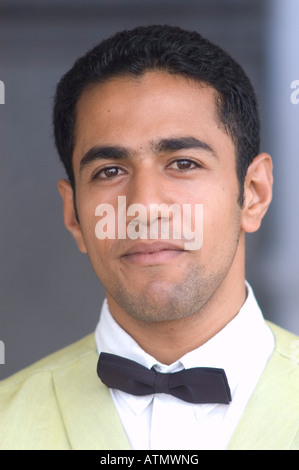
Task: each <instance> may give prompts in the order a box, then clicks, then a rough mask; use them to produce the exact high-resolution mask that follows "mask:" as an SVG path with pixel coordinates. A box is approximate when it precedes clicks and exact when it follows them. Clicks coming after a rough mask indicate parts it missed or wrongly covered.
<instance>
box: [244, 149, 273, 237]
mask: <svg viewBox="0 0 299 470" xmlns="http://www.w3.org/2000/svg"><path fill="white" fill-rule="evenodd" d="M272 185H273V166H272V160H271V157H270V155H268V154H267V153H261V154H259V155H258V156H257V157H255V159H254V160H253V162H252V163H251V165H250V166H249V167H248V170H247V174H246V178H245V182H244V205H243V208H242V221H241V227H242V229H243V230H244V232H256V231H257V230H258V229H259V227H260V225H261V222H262V219H263V217H264V215H265V214H266V212H267V210H268V207H269V205H270V202H271V199H272Z"/></svg>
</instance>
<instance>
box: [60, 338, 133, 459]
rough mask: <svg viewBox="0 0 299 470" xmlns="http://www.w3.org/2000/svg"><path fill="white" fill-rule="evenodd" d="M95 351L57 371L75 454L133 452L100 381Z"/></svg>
mask: <svg viewBox="0 0 299 470" xmlns="http://www.w3.org/2000/svg"><path fill="white" fill-rule="evenodd" d="M97 360H98V356H97V353H96V348H95V346H94V348H93V349H92V350H90V351H88V352H87V353H86V354H85V355H83V356H81V357H79V358H78V360H76V361H75V362H72V363H71V364H68V365H67V366H66V367H64V368H60V369H58V370H56V371H54V384H55V392H56V396H57V400H58V403H59V406H60V410H61V414H62V418H63V421H64V425H65V429H66V434H67V436H68V439H69V441H70V446H71V448H72V449H73V450H80V449H84V450H97V449H109V450H114V449H130V446H129V443H128V440H127V437H126V435H125V432H124V430H123V427H122V425H121V422H120V419H119V417H118V413H117V411H116V408H115V406H114V403H113V400H112V397H111V395H110V391H109V389H108V388H107V387H105V386H104V385H103V384H102V383H101V381H100V379H99V378H98V377H97V373H96V365H97Z"/></svg>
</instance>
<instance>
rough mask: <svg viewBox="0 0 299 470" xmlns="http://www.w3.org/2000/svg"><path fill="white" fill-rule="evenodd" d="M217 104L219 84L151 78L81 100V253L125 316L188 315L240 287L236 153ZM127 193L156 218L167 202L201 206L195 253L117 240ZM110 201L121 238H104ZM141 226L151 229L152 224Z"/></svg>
mask: <svg viewBox="0 0 299 470" xmlns="http://www.w3.org/2000/svg"><path fill="white" fill-rule="evenodd" d="M215 98H216V92H215V91H214V90H213V89H212V88H211V87H208V86H205V85H200V84H198V83H196V82H194V81H191V80H187V79H185V78H183V77H178V76H171V75H169V74H167V73H163V72H149V73H147V74H145V75H144V76H142V77H141V78H130V77H121V78H116V79H111V80H110V81H108V82H107V83H104V84H98V85H94V86H92V87H91V88H89V89H88V90H86V91H85V92H84V93H83V95H82V96H81V98H80V100H79V102H78V106H77V119H76V126H75V145H74V153H73V166H74V174H75V184H76V205H77V211H78V215H79V221H80V230H81V233H82V237H83V241H82V243H83V245H84V248H83V249H82V244H81V249H82V251H84V250H85V248H86V251H87V253H88V255H89V258H90V261H91V263H92V266H93V268H94V270H95V272H96V274H97V276H98V278H99V280H100V281H101V282H102V284H103V286H104V288H105V290H106V294H107V299H108V303H109V305H110V309H111V310H112V312H113V310H115V311H117V312H118V315H119V314H120V315H123V316H126V315H130V316H133V317H134V318H136V319H139V320H144V321H165V320H172V319H178V318H184V317H186V316H189V315H191V314H193V313H195V312H198V311H199V310H200V309H201V308H202V307H203V306H204V305H205V304H206V303H207V302H209V301H210V299H212V298H213V295H214V294H215V293H216V292H217V290H218V289H219V288H220V287H221V285H222V284H223V282H227V279H228V278H229V277H230V278H231V282H232V276H233V274H232V273H235V272H236V269H235V267H234V266H235V264H236V263H239V260H238V250H239V236H240V218H241V209H240V207H239V205H238V202H237V201H238V195H239V185H238V180H237V176H236V171H235V167H236V161H235V148H234V145H233V142H232V139H231V138H230V136H228V135H227V134H226V133H225V131H224V129H223V128H222V126H221V125H219V123H218V121H217V117H216V105H215ZM96 148H97V150H95V149H96ZM91 149H93V150H92V151H91ZM90 151H91V152H90ZM88 152H89V153H88ZM87 153H88V155H87ZM119 196H124V197H125V201H126V207H127V208H128V207H129V206H130V205H132V204H134V203H138V204H142V205H143V206H144V207H145V208H146V209H147V210H148V211H150V205H151V204H163V203H164V204H166V205H167V206H171V205H172V204H178V205H179V206H180V207H181V208H182V213H183V205H184V204H187V205H189V207H191V208H193V209H194V208H195V204H201V205H202V207H203V227H202V233H203V245H202V247H201V248H200V249H197V250H193V249H192V250H187V249H184V247H185V246H186V245H185V244H184V240H178V239H172V238H171V239H169V240H153V239H150V238H147V239H137V240H133V239H132V238H130V237H128V236H127V238H126V239H118V238H117V227H118V219H117V217H118V197H119ZM103 203H105V204H109V205H111V206H112V207H113V208H114V210H115V214H116V237H115V238H111V237H110V238H106V239H102V240H100V239H98V238H97V236H96V235H95V227H96V224H97V222H98V221H99V220H100V218H99V216H97V215H95V210H96V207H97V206H98V205H99V204H103ZM148 213H149V212H148ZM193 214H194V211H193ZM133 218H134V217H133V216H132V215H129V216H127V218H126V223H127V224H129V223H130V221H132V219H133ZM142 223H144V224H145V226H147V229H148V230H149V225H150V223H151V222H150V217H149V216H148V218H147V219H146V220H143V222H142ZM171 223H172V220H170V224H171ZM195 225H196V221H195V220H194V217H193V220H192V227H193V229H194V227H195ZM157 242H158V243H159V244H158V243H157Z"/></svg>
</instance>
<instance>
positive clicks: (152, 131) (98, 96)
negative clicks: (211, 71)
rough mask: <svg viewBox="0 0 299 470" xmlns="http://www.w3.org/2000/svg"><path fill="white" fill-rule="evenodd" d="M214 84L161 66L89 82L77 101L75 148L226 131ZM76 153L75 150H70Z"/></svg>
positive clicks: (79, 150)
mask: <svg viewBox="0 0 299 470" xmlns="http://www.w3.org/2000/svg"><path fill="white" fill-rule="evenodd" d="M216 99H217V92H216V90H215V89H214V88H212V87H210V86H208V85H206V84H203V83H200V82H196V81H195V80H191V79H188V78H185V77H182V76H178V75H170V74H168V73H165V72H161V71H154V72H153V71H152V72H147V73H146V74H144V75H142V76H141V77H131V76H121V77H117V78H113V79H110V80H108V81H107V82H105V83H101V84H94V85H91V86H89V87H88V88H87V89H86V90H85V91H84V92H83V93H82V95H81V97H80V99H79V100H78V103H77V109H76V122H75V145H74V148H75V152H74V153H76V154H78V153H79V154H81V155H82V153H84V152H86V151H87V150H88V147H90V146H91V145H99V144H103V143H104V144H111V145H119V144H121V145H122V146H128V147H131V146H138V145H139V147H140V146H144V145H146V143H147V142H150V141H153V140H156V139H157V138H168V137H169V136H175V135H176V134H177V135H193V136H194V137H201V138H205V139H208V140H211V139H212V138H213V134H214V139H215V138H216V139H217V140H219V138H223V139H226V140H227V142H230V144H231V145H232V142H231V139H230V137H229V136H228V135H227V134H226V132H225V131H224V129H223V127H222V126H221V124H220V123H219V120H218V116H217V109H216ZM74 157H75V155H74Z"/></svg>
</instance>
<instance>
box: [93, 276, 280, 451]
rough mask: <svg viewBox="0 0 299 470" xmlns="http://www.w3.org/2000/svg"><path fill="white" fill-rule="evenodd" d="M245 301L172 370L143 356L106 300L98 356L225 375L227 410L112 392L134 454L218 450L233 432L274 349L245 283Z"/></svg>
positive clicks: (162, 396)
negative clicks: (207, 369)
mask: <svg viewBox="0 0 299 470" xmlns="http://www.w3.org/2000/svg"><path fill="white" fill-rule="evenodd" d="M246 286H247V292H248V295H247V299H246V301H245V303H244V305H243V306H242V308H241V310H240V311H239V313H238V315H237V316H236V317H235V318H234V319H233V320H232V321H231V322H230V323H228V324H227V325H226V326H225V328H223V329H222V330H221V331H220V332H219V333H217V334H216V335H215V336H214V337H213V338H211V339H210V340H209V341H207V342H206V343H205V344H203V345H202V346H200V347H199V348H197V349H195V350H193V351H191V352H189V353H187V354H185V355H184V356H183V357H182V358H181V359H179V360H178V361H176V362H175V363H173V364H171V365H165V364H161V363H160V362H158V361H157V360H156V359H155V358H154V357H152V356H150V355H149V354H147V353H146V352H145V351H143V350H142V349H141V348H140V346H139V345H138V344H137V343H136V341H134V339H133V338H132V337H131V336H129V335H128V334H127V333H126V332H125V331H124V330H123V329H122V328H121V327H120V326H119V325H118V323H116V321H115V320H114V319H113V317H112V315H111V313H110V312H109V308H108V304H107V301H106V299H105V301H104V303H103V306H102V310H101V315H100V320H99V323H98V325H97V327H96V331H95V338H96V344H97V349H98V353H100V352H108V353H112V354H117V355H120V356H123V357H126V358H128V359H131V360H133V361H136V362H139V363H140V364H142V365H144V366H146V367H148V368H149V369H150V368H151V367H152V366H155V368H156V370H157V371H160V372H176V371H179V370H181V369H183V368H191V367H217V368H223V369H224V370H225V372H226V375H227V379H228V383H229V386H230V389H231V395H232V401H231V403H230V404H229V405H222V404H211V405H210V404H204V405H194V404H192V403H186V402H184V401H182V400H180V399H178V398H175V397H172V396H170V395H167V394H164V393H158V394H154V395H147V396H144V397H136V396H133V395H130V394H128V393H125V392H121V391H119V390H115V389H110V391H111V394H112V398H113V400H114V403H115V406H116V408H117V411H118V413H119V416H120V419H121V421H122V424H123V427H124V430H125V432H126V434H127V437H128V440H129V442H130V445H131V447H132V449H149V450H163V449H165V450H172V449H174V450H178V449H180V450H222V449H225V448H226V447H227V445H228V443H229V441H230V439H231V437H232V435H233V432H234V431H235V429H236V427H237V425H238V422H239V420H240V418H241V416H242V414H243V411H244V409H245V407H246V405H247V403H248V400H249V398H250V396H251V395H252V393H253V391H254V389H255V387H256V384H257V382H258V379H259V378H260V376H261V374H262V372H263V370H264V368H265V366H266V363H267V361H268V359H269V357H270V356H271V354H272V352H273V349H274V337H273V335H272V332H271V330H270V329H269V327H268V326H267V325H266V323H265V321H264V318H263V316H262V313H261V311H260V308H259V306H258V304H257V301H256V299H255V297H254V294H253V291H252V289H251V287H250V285H249V284H248V283H246Z"/></svg>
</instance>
